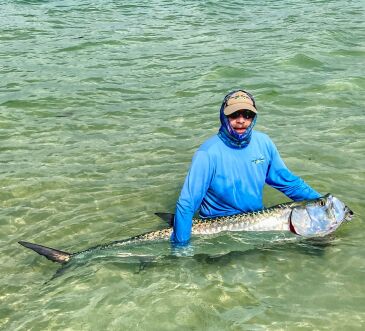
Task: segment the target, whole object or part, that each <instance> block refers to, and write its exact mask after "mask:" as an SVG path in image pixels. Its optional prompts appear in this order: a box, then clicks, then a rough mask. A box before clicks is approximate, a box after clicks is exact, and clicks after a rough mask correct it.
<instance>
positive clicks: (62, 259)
mask: <svg viewBox="0 0 365 331" xmlns="http://www.w3.org/2000/svg"><path fill="white" fill-rule="evenodd" d="M18 243H19V244H20V245H22V246H24V247H26V248H29V249H31V250H33V251H35V252H36V253H38V254H39V255H43V256H44V257H46V258H47V259H48V260H51V261H53V262H58V263H66V262H68V260H69V259H70V258H71V255H72V254H71V253H67V252H63V251H60V250H58V249H54V248H50V247H46V246H42V245H37V244H33V243H30V242H27V241H18Z"/></svg>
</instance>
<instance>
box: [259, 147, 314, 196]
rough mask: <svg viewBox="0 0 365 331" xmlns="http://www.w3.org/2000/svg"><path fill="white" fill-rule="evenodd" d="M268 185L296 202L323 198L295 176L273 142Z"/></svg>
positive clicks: (267, 179)
mask: <svg viewBox="0 0 365 331" xmlns="http://www.w3.org/2000/svg"><path fill="white" fill-rule="evenodd" d="M266 183H267V184H268V185H270V186H272V187H274V188H276V189H278V190H279V191H280V192H282V193H284V194H285V195H286V196H287V197H289V198H290V199H292V200H294V201H301V200H307V199H316V198H318V197H320V196H321V194H319V193H318V192H317V191H315V190H314V189H312V188H311V187H310V186H309V185H308V184H307V183H305V182H304V180H303V179H301V178H300V177H298V176H296V175H294V174H293V173H292V172H291V171H290V170H289V169H288V168H287V166H286V165H285V163H284V161H283V160H282V159H281V157H280V154H279V152H278V150H277V148H276V146H275V144H274V143H273V142H272V141H271V163H270V166H269V169H268V172H267V176H266Z"/></svg>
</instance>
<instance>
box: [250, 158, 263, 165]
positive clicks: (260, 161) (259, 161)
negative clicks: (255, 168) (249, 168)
mask: <svg viewBox="0 0 365 331" xmlns="http://www.w3.org/2000/svg"><path fill="white" fill-rule="evenodd" d="M264 161H265V158H263V157H260V158H258V159H254V160H252V163H254V164H260V163H264Z"/></svg>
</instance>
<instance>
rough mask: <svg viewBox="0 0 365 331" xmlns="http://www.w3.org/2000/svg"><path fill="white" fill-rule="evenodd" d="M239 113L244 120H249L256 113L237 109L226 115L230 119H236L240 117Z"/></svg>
mask: <svg viewBox="0 0 365 331" xmlns="http://www.w3.org/2000/svg"><path fill="white" fill-rule="evenodd" d="M241 115H242V116H243V118H245V119H246V120H249V119H251V118H254V117H255V115H256V114H255V113H254V112H253V111H251V110H248V109H244V110H237V111H235V112H234V113H232V114H231V115H228V117H229V118H232V119H236V118H238V117H240V116H241Z"/></svg>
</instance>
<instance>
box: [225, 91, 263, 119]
mask: <svg viewBox="0 0 365 331" xmlns="http://www.w3.org/2000/svg"><path fill="white" fill-rule="evenodd" d="M243 109H248V110H251V111H253V112H254V113H255V114H257V109H256V107H255V105H254V102H253V100H252V98H251V97H250V96H249V95H248V94H247V93H245V92H243V91H237V92H235V93H233V94H232V95H231V96H230V97H229V98H228V99H227V101H226V104H225V106H224V111H223V112H224V115H226V116H228V115H231V114H233V113H234V112H236V111H238V110H243Z"/></svg>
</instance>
